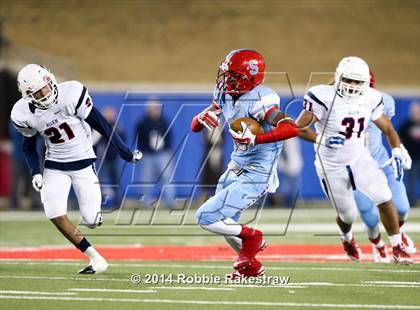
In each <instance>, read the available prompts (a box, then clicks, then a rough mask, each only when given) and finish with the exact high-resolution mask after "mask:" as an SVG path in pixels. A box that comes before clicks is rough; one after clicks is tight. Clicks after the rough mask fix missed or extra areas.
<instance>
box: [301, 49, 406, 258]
mask: <svg viewBox="0 0 420 310" xmlns="http://www.w3.org/2000/svg"><path fill="white" fill-rule="evenodd" d="M369 81H370V74H369V67H368V65H367V63H366V62H365V61H364V60H363V59H361V58H358V57H346V58H343V59H342V60H341V61H340V63H339V64H338V66H337V69H336V74H335V82H334V85H317V86H314V87H311V88H310V89H309V90H308V91H307V93H306V94H305V97H304V107H303V108H304V110H303V111H302V113H301V115H300V116H299V118H298V120H297V121H296V123H297V124H298V125H299V126H300V127H301V128H304V129H302V130H301V134H300V136H301V137H302V138H304V139H305V140H308V141H311V142H313V143H315V152H316V160H315V167H316V170H317V174H318V177H319V180H320V183H321V186H322V188H323V190H324V192H325V194H326V196H327V197H328V198H329V200H330V201H331V204H332V205H333V206H334V207H335V209H336V210H337V213H338V216H337V224H338V226H339V227H340V230H341V232H342V242H343V246H344V249H345V251H346V253H347V255H348V256H349V257H350V258H351V259H352V260H354V261H360V259H361V252H360V249H359V247H358V246H357V244H356V242H355V239H354V237H353V234H352V231H351V227H352V224H353V223H354V221H355V220H356V217H357V213H358V212H357V207H356V202H355V199H354V196H353V191H354V190H359V191H360V192H362V193H364V194H365V195H366V196H368V197H369V198H370V199H371V200H372V201H373V202H374V203H375V204H376V205H377V206H378V209H379V212H380V217H381V220H382V223H383V225H384V227H385V229H386V231H387V233H388V236H389V239H390V241H391V244H392V250H393V255H394V261H395V262H396V263H398V264H411V263H412V262H413V260H412V258H411V257H410V256H409V254H408V253H407V251H406V248H405V245H404V243H403V241H402V238H401V233H400V229H399V224H398V215H397V212H396V210H395V207H394V206H393V204H392V201H391V198H392V194H391V190H390V189H389V186H388V183H387V179H386V177H385V174H384V173H383V171H382V170H381V169H380V167H379V166H378V164H377V162H376V161H375V160H374V159H373V158H372V156H371V155H370V153H369V150H368V149H367V148H366V147H365V143H364V141H365V139H364V135H365V131H366V128H367V125H368V123H369V121H372V122H373V123H374V124H375V125H376V126H377V127H378V128H379V129H380V130H381V131H382V132H383V134H384V135H385V136H386V138H387V140H388V142H389V145H390V147H391V148H392V158H391V161H392V168H393V171H394V176H395V179H396V180H397V181H401V179H402V174H403V165H402V152H401V148H400V139H399V137H398V134H397V132H396V131H395V129H394V127H393V126H392V123H391V122H390V120H389V118H387V117H386V116H385V115H384V113H383V109H384V107H383V106H384V105H383V99H382V94H381V93H380V92H379V91H377V90H376V89H374V88H370V87H369ZM313 123H314V124H315V129H316V133H315V132H314V131H313V130H312V129H311V128H310V125H311V124H313Z"/></svg>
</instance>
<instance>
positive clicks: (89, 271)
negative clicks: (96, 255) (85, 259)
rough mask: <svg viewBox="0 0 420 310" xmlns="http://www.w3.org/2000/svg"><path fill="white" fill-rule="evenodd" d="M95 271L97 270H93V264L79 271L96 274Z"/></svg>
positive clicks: (80, 272)
mask: <svg viewBox="0 0 420 310" xmlns="http://www.w3.org/2000/svg"><path fill="white" fill-rule="evenodd" d="M95 273H96V271H95V270H93V267H92V265H88V266H86V267H85V268H83V269H82V270H80V271H79V272H78V274H95Z"/></svg>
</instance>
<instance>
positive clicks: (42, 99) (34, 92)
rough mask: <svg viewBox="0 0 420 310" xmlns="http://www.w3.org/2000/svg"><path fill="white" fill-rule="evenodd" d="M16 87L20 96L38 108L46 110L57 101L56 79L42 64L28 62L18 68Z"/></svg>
mask: <svg viewBox="0 0 420 310" xmlns="http://www.w3.org/2000/svg"><path fill="white" fill-rule="evenodd" d="M18 87H19V91H20V92H21V94H22V97H23V98H25V99H27V100H30V102H31V104H33V105H34V106H35V107H36V108H38V109H41V110H46V109H48V108H50V107H51V106H52V105H53V104H56V103H57V100H58V88H57V81H56V80H55V77H54V75H53V74H52V73H51V72H49V71H48V70H47V69H46V68H45V67H43V66H40V65H36V64H29V65H27V66H25V67H24V68H23V69H22V70H20V72H19V74H18Z"/></svg>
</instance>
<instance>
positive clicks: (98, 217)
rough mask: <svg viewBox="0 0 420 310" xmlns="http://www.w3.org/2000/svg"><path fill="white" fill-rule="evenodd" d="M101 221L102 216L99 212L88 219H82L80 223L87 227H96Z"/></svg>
mask: <svg viewBox="0 0 420 310" xmlns="http://www.w3.org/2000/svg"><path fill="white" fill-rule="evenodd" d="M102 223H103V221H102V216H101V214H100V213H98V214H97V215H96V217H95V218H94V219H92V220H90V221H88V220H86V219H85V218H83V219H82V223H81V224H82V225H84V226H86V227H87V228H90V229H94V228H96V227H99V226H101V225H102Z"/></svg>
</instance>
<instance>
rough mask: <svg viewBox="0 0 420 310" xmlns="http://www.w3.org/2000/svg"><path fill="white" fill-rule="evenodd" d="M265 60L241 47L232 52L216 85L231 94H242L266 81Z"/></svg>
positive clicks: (223, 63)
mask: <svg viewBox="0 0 420 310" xmlns="http://www.w3.org/2000/svg"><path fill="white" fill-rule="evenodd" d="M264 73H265V62H264V59H263V57H262V56H261V55H260V54H259V53H257V52H255V51H252V50H248V49H239V50H234V51H232V52H230V53H229V54H228V55H227V56H226V58H225V59H224V61H223V62H222V64H221V65H220V66H219V71H218V73H217V78H216V86H217V88H218V89H219V90H222V91H225V92H226V93H228V94H229V95H231V96H240V95H242V94H243V93H246V92H248V91H250V90H251V89H253V88H254V87H256V86H257V85H259V84H261V83H262V82H263V81H264Z"/></svg>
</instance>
